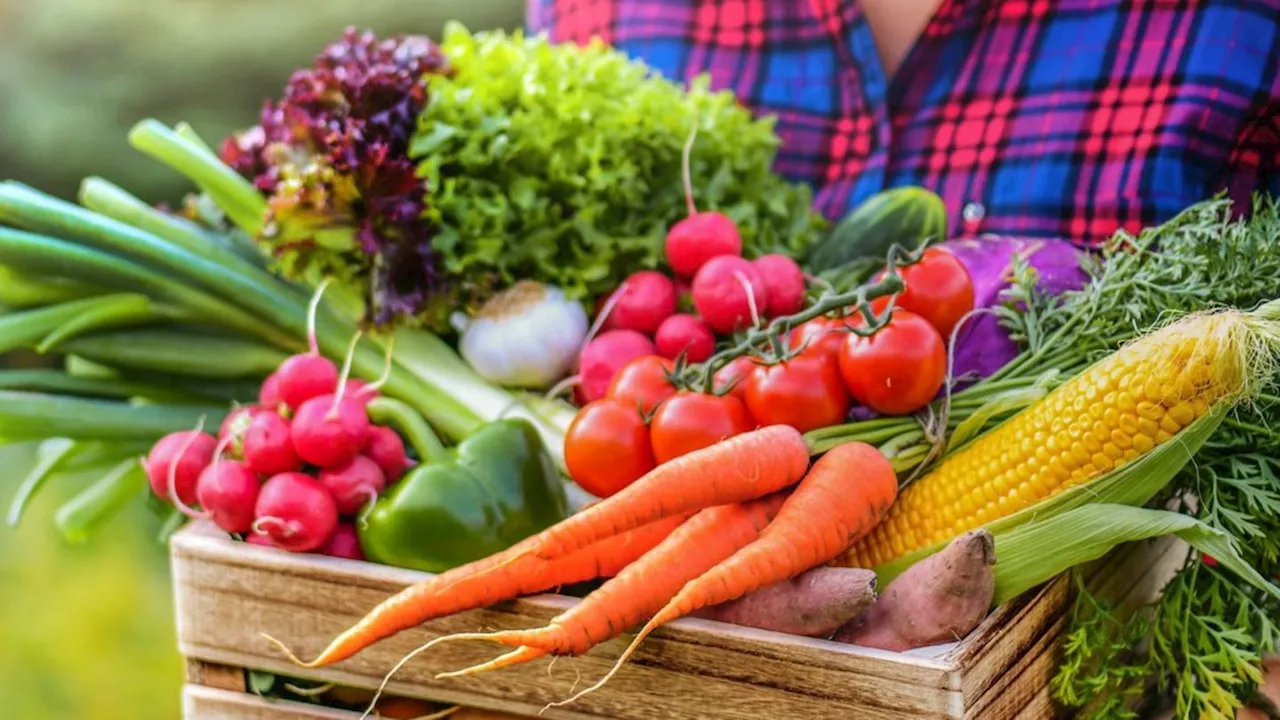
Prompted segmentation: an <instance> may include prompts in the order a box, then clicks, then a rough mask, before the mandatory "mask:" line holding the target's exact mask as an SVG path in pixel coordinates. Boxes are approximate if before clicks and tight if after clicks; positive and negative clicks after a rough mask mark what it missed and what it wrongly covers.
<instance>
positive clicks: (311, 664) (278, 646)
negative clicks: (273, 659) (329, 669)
mask: <svg viewBox="0 0 1280 720" xmlns="http://www.w3.org/2000/svg"><path fill="white" fill-rule="evenodd" d="M258 634H259V635H261V636H262V637H263V639H265V640H266V641H267V642H269V643H271V644H272V645H275V646H276V649H277V650H279V651H280V652H282V653H284V654H285V657H287V658H289V661H290V662H292V663H293V664H294V665H300V666H302V667H307V668H310V667H315V666H316V665H318V664H319V663H320V658H316V659H315V660H312V661H311V662H303V661H302V659H301V658H299V657H298V656H297V655H294V654H293V651H292V650H290V649H289V646H288V645H285V644H284V643H282V642H280V641H279V640H277V639H275V638H273V637H271V636H270V635H268V634H266V633H264V632H260V633H258ZM321 657H323V656H321Z"/></svg>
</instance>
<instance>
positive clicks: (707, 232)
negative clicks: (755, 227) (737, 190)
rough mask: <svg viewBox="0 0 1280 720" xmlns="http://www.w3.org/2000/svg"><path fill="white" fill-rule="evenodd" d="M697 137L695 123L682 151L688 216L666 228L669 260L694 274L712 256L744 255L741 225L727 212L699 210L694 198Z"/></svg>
mask: <svg viewBox="0 0 1280 720" xmlns="http://www.w3.org/2000/svg"><path fill="white" fill-rule="evenodd" d="M696 137H698V126H697V124H696V123H695V124H694V126H693V129H692V130H691V131H690V132H689V138H688V139H687V140H686V141H685V143H684V152H683V153H682V155H681V158H680V160H681V171H682V172H681V175H682V179H683V180H684V201H685V204H686V205H688V207H689V216H688V217H686V218H685V219H683V220H681V221H680V222H678V223H676V224H675V225H674V226H673V227H672V228H671V229H670V230H669V231H667V242H666V250H667V264H668V265H670V266H671V269H672V270H674V271H675V273H676V275H679V276H681V277H687V278H691V277H694V276H695V275H697V274H698V271H699V270H701V269H702V266H703V265H705V264H706V263H707V262H708V261H709V260H711V259H712V258H717V257H720V256H723V255H730V256H740V255H742V235H741V234H740V233H739V232H738V226H737V225H735V224H734V222H733V221H732V220H730V219H729V218H728V216H726V215H724V214H722V213H718V212H703V213H700V212H698V207H697V205H695V204H694V202H693V174H692V173H690V172H689V154H690V153H692V152H693V141H694V138H696Z"/></svg>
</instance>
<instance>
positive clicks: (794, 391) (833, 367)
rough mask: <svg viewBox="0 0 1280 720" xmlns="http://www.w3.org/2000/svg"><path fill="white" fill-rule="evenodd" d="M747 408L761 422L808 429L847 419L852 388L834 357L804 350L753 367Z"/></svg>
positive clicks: (803, 429)
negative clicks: (791, 355) (841, 373)
mask: <svg viewBox="0 0 1280 720" xmlns="http://www.w3.org/2000/svg"><path fill="white" fill-rule="evenodd" d="M747 410H748V411H750V413H751V416H752V417H754V418H755V419H756V422H758V423H760V424H761V425H790V426H791V427H793V428H795V429H796V430H799V431H800V432H808V431H810V430H814V429H817V428H820V427H827V426H829V425H838V424H840V423H841V422H844V420H845V415H846V414H847V413H848V412H849V391H848V390H846V389H845V386H844V380H843V379H842V378H841V377H840V368H839V366H838V365H837V363H836V359H835V358H834V357H832V356H829V355H825V354H813V355H806V354H801V355H797V356H796V357H793V358H790V359H788V360H785V361H783V362H781V363H778V364H776V365H760V366H758V367H756V369H755V370H753V371H751V375H750V376H748V378H747Z"/></svg>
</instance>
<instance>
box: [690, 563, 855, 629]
mask: <svg viewBox="0 0 1280 720" xmlns="http://www.w3.org/2000/svg"><path fill="white" fill-rule="evenodd" d="M875 598H876V574H875V573H873V572H871V571H870V570H863V569H861V568H844V567H817V568H813V569H812V570H807V571H805V572H803V573H801V574H799V575H797V576H796V577H795V578H793V579H791V580H784V581H782V582H780V583H775V584H773V585H770V586H768V587H764V588H761V589H759V590H757V591H755V592H753V593H751V594H749V595H745V596H743V597H741V598H738V599H737V600H733V601H730V602H727V603H724V604H721V605H716V606H714V607H710V608H704V609H703V610H701V611H699V612H697V613H695V614H694V615H695V617H700V618H705V619H708V620H719V621H721V622H727V623H733V624H735V625H744V626H747V627H754V628H759V629H761V630H773V631H775V632H783V633H787V634H790V635H804V636H807V637H830V636H831V634H832V633H834V632H835V631H836V630H837V629H839V628H840V626H841V625H844V624H845V623H847V622H848V621H849V620H850V619H852V618H854V617H856V616H857V615H858V614H859V613H861V612H862V611H863V610H865V609H866V608H867V607H868V606H870V605H871V603H872V602H874V601H875Z"/></svg>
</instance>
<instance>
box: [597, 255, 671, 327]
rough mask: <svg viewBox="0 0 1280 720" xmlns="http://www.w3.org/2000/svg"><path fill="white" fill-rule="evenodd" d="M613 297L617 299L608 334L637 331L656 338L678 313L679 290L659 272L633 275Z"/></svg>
mask: <svg viewBox="0 0 1280 720" xmlns="http://www.w3.org/2000/svg"><path fill="white" fill-rule="evenodd" d="M613 295H614V297H615V298H616V299H615V300H614V302H613V310H611V311H610V312H609V315H608V317H606V318H605V321H604V325H603V327H604V329H605V330H635V331H636V332H639V333H644V334H645V335H652V334H653V332H654V331H655V330H657V329H658V326H659V325H661V324H662V321H663V320H666V319H667V318H669V317H671V314H672V313H674V312H675V311H676V286H675V284H674V283H672V282H671V278H669V277H667V276H666V275H663V274H662V273H660V272H657V271H656V270H641V271H639V272H636V273H632V274H631V276H630V277H628V278H627V279H626V280H623V281H622V284H621V285H619V286H618V289H617V290H614V291H613Z"/></svg>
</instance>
